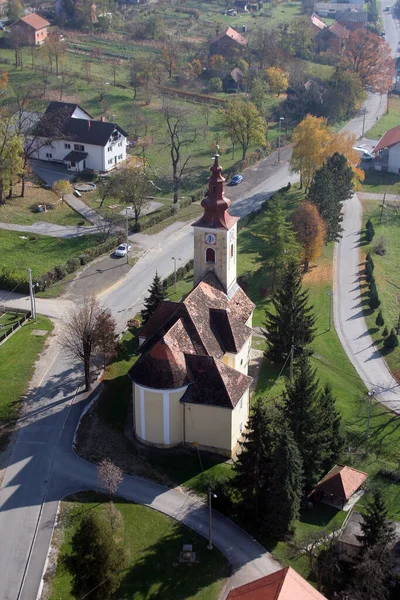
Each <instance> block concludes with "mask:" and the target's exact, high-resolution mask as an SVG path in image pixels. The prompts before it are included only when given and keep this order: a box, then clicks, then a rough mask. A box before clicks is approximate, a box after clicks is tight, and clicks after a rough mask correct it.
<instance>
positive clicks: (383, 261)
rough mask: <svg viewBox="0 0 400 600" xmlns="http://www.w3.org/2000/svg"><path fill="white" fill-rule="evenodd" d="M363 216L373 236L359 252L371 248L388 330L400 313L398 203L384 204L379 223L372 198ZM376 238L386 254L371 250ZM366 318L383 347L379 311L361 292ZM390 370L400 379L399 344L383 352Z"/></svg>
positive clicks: (366, 203)
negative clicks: (383, 243) (373, 231)
mask: <svg viewBox="0 0 400 600" xmlns="http://www.w3.org/2000/svg"><path fill="white" fill-rule="evenodd" d="M363 207H364V219H363V223H364V224H365V222H366V220H367V218H368V217H369V218H370V219H371V220H372V222H373V225H374V229H375V237H374V239H373V240H372V242H371V243H370V244H366V245H365V246H363V247H362V256H363V258H364V257H365V256H366V254H367V252H370V254H371V256H372V258H373V261H374V265H375V269H374V277H375V281H376V286H377V289H378V294H379V298H380V300H381V306H380V309H381V310H382V314H383V318H384V320H385V325H387V327H388V328H389V330H390V329H391V328H392V327H394V328H395V329H397V327H398V324H399V317H400V273H399V269H398V265H399V262H400V247H399V231H400V213H399V209H400V207H398V206H397V205H391V204H390V203H389V205H386V208H385V209H384V211H383V218H382V223H379V215H380V211H381V209H380V204H379V203H378V202H375V201H373V200H370V201H364V203H363ZM379 238H383V239H384V241H385V246H386V254H385V256H379V255H378V254H376V253H375V252H374V246H375V245H376V243H377V241H378V240H379ZM362 289H363V294H364V293H365V294H366V293H367V290H368V287H367V284H366V282H364V283H363V284H362ZM363 302H364V303H365V311H366V320H367V325H368V328H369V332H370V334H371V335H372V337H373V339H374V341H375V342H376V344H377V346H378V348H380V349H382V348H383V337H382V328H379V327H377V326H376V323H375V319H376V315H377V314H378V311H375V312H373V313H371V311H370V309H369V307H368V304H367V302H368V296H367V295H364V297H363ZM385 360H386V362H387V363H388V365H389V367H390V369H391V371H392V373H393V374H394V375H395V376H396V378H397V380H398V381H400V348H399V347H397V348H396V349H395V350H394V351H393V352H390V353H388V354H386V355H385Z"/></svg>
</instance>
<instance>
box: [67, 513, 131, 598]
mask: <svg viewBox="0 0 400 600" xmlns="http://www.w3.org/2000/svg"><path fill="white" fill-rule="evenodd" d="M120 535H121V532H119V536H120ZM126 563H127V556H126V552H125V549H124V545H123V542H122V540H121V541H120V542H117V541H116V538H115V535H114V532H113V531H112V529H111V525H110V523H109V521H108V520H107V519H105V518H104V516H103V515H102V514H101V513H100V512H99V511H98V510H97V511H93V510H92V511H90V512H89V513H87V514H86V515H85V516H84V517H83V519H82V522H81V524H80V526H79V527H78V529H77V531H76V533H75V534H74V536H73V538H72V553H71V555H70V556H69V557H68V561H67V565H68V568H69V570H70V572H71V574H72V578H73V594H74V596H75V597H77V598H82V597H83V596H85V595H86V594H88V595H89V593H90V598H91V599H92V600H106V599H107V598H110V597H111V595H112V594H113V593H114V592H115V590H117V589H118V587H119V585H120V582H121V579H122V575H123V570H124V569H125V568H126Z"/></svg>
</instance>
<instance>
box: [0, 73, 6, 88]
mask: <svg viewBox="0 0 400 600" xmlns="http://www.w3.org/2000/svg"><path fill="white" fill-rule="evenodd" d="M7 86H8V71H3V73H2V74H1V77H0V90H1V91H2V92H5V91H6V89H7Z"/></svg>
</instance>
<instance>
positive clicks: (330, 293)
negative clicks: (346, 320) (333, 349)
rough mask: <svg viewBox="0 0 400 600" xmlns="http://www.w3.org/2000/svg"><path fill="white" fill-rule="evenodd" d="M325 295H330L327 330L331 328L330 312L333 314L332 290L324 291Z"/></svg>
mask: <svg viewBox="0 0 400 600" xmlns="http://www.w3.org/2000/svg"><path fill="white" fill-rule="evenodd" d="M325 294H326V296H330V297H331V298H330V301H329V327H328V331H330V330H331V328H332V321H333V319H332V314H333V292H325Z"/></svg>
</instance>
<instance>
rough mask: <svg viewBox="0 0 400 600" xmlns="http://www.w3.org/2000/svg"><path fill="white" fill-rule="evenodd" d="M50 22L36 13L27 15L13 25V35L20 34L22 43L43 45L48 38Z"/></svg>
mask: <svg viewBox="0 0 400 600" xmlns="http://www.w3.org/2000/svg"><path fill="white" fill-rule="evenodd" d="M48 27H50V23H49V22H48V21H46V19H43V17H41V16H39V15H37V14H36V13H31V14H30V15H25V17H22V18H21V19H19V21H15V23H13V24H12V25H11V32H12V35H13V36H18V38H19V40H20V42H21V45H27V46H41V45H42V44H44V42H45V40H46V38H47V28H48Z"/></svg>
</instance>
